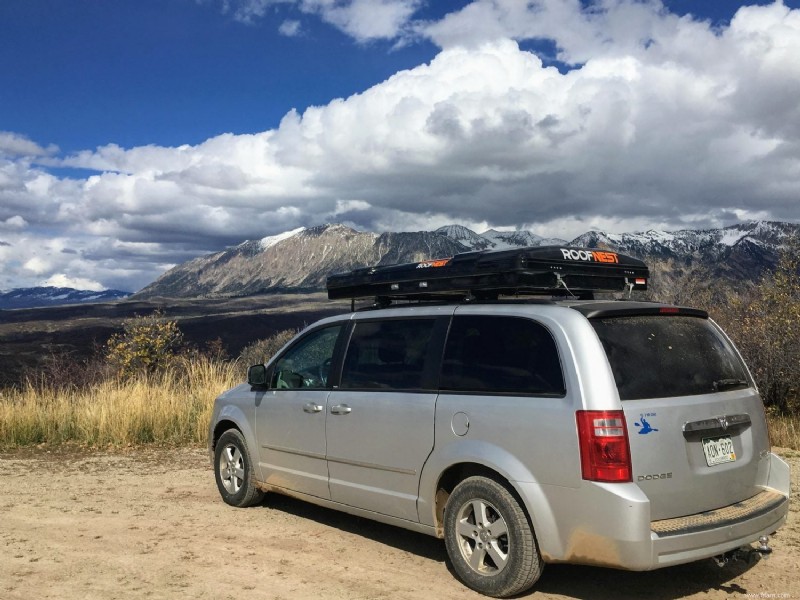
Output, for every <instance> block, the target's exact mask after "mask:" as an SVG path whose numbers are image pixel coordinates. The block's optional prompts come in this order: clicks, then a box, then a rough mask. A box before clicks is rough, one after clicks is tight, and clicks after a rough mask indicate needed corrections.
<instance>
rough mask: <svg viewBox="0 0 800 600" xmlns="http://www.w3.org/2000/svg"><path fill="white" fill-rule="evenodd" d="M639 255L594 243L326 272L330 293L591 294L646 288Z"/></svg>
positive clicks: (388, 298)
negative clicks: (594, 245)
mask: <svg viewBox="0 0 800 600" xmlns="http://www.w3.org/2000/svg"><path fill="white" fill-rule="evenodd" d="M649 277H650V273H649V270H648V268H647V265H645V264H644V263H643V262H642V261H641V260H638V259H636V258H632V257H630V256H625V255H623V254H618V253H616V252H610V251H607V250H599V249H593V248H574V247H562V246H540V247H527V248H515V249H512V250H483V251H480V252H465V253H463V254H457V255H455V256H453V257H451V258H443V259H437V260H426V261H422V262H417V263H405V264H400V265H389V266H375V267H365V268H362V269H355V270H353V271H350V272H347V273H338V274H335V275H330V276H329V277H328V279H327V289H328V298H329V299H331V300H337V299H342V298H349V299H351V300H355V299H356V298H367V297H371V296H374V297H375V299H376V303H377V304H379V305H388V304H391V302H392V301H393V300H459V301H461V300H470V299H475V300H494V299H497V298H498V297H499V296H513V295H520V294H526V295H540V296H568V297H573V298H581V299H590V298H592V297H593V295H594V292H600V291H603V292H620V291H628V292H631V291H634V290H646V289H647V280H648V279H649Z"/></svg>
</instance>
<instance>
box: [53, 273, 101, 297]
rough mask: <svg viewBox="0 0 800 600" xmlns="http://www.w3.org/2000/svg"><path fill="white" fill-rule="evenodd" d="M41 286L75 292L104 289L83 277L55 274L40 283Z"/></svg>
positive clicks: (97, 283)
mask: <svg viewBox="0 0 800 600" xmlns="http://www.w3.org/2000/svg"><path fill="white" fill-rule="evenodd" d="M42 285H43V286H46V287H64V288H73V289H76V290H89V291H91V292H100V291H103V290H104V289H106V288H105V287H103V285H102V284H101V283H99V282H97V281H92V280H91V279H84V278H83V277H69V276H68V275H65V274H64V273H56V274H55V275H52V276H51V277H48V278H47V279H46V280H44V281H42Z"/></svg>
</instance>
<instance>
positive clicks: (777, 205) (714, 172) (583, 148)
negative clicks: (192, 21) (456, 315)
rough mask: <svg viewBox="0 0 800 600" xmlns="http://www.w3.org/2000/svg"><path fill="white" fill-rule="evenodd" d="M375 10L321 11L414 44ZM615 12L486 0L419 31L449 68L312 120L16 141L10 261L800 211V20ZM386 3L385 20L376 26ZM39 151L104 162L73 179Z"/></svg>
mask: <svg viewBox="0 0 800 600" xmlns="http://www.w3.org/2000/svg"><path fill="white" fill-rule="evenodd" d="M370 5H371V6H373V9H372V10H371V12H370V10H368V9H367V8H366V6H367V5H366V4H361V3H358V2H345V3H342V2H333V1H331V2H323V1H322V0H315V1H314V2H311V0H306V3H305V4H304V5H303V7H304V9H305V10H307V11H316V12H317V14H320V15H321V16H323V17H324V15H328V17H324V18H329V17H330V18H333V17H331V16H330V15H334V14H339V15H340V16H339V17H336V18H340V19H341V20H340V21H339V23H340V26H341V27H343V28H344V27H350V28H351V29H352V35H353V36H354V37H356V39H360V40H366V39H372V38H370V36H381V35H385V36H390V35H400V33H397V32H399V31H400V30H402V29H403V28H404V27H407V25H408V23H409V19H410V18H411V17H410V16H409V15H410V14H411V12H409V11H413V8H414V6H416V3H410V2H383V3H374V4H372V3H370ZM378 5H380V6H378ZM255 6H256V5H253V7H255ZM260 6H262V7H264V10H266V7H268V6H269V3H266V2H263V3H261V4H260ZM603 6H604V7H605V8H604V9H602V10H601V9H599V8H598V7H596V6H595V7H592V8H591V9H590V10H584V9H582V8H581V5H580V3H579V2H578V1H577V0H575V1H563V2H562V1H558V2H556V1H553V2H544V1H539V2H528V3H522V2H514V1H504V0H494V1H491V2H490V1H488V0H476V2H473V3H472V4H470V5H469V6H468V7H467V8H465V9H464V10H462V11H460V12H459V13H456V14H453V15H449V16H448V17H446V18H445V19H443V20H442V21H440V22H439V23H429V24H426V25H425V26H423V27H420V28H419V31H420V32H421V33H423V34H424V35H429V36H431V37H432V38H433V39H435V40H437V42H438V43H440V44H442V46H443V47H444V48H443V50H442V51H441V52H440V53H439V54H438V55H437V56H436V58H435V59H434V60H432V61H431V62H430V63H429V64H424V65H420V66H418V67H416V68H413V69H410V70H407V71H402V72H399V73H397V74H395V75H394V76H392V77H391V78H389V79H388V80H387V81H385V82H383V83H380V84H378V85H376V86H374V87H372V88H370V89H367V90H365V91H364V92H363V93H361V94H356V95H354V96H351V97H349V98H345V99H335V100H332V101H331V102H330V103H328V104H327V105H324V106H317V107H311V108H308V109H307V110H305V111H304V112H302V113H298V112H296V111H290V112H288V113H287V114H286V116H285V117H284V119H283V120H282V121H281V123H280V126H279V127H277V128H276V129H274V130H270V131H265V132H260V133H254V134H250V135H232V134H225V135H220V136H217V137H214V138H211V139H209V140H207V141H205V142H203V143H202V144H198V145H194V146H190V145H183V146H179V147H174V148H166V147H159V146H152V145H151V146H142V147H137V148H131V149H125V148H122V147H120V146H118V145H115V144H109V145H107V146H104V147H101V148H99V149H97V150H96V151H85V152H79V153H76V154H75V155H72V156H68V157H66V158H63V159H58V158H56V157H53V156H47V155H48V151H45V149H44V148H43V147H42V146H41V145H39V144H36V143H34V142H30V141H27V140H26V139H25V138H23V137H22V136H19V135H16V134H9V137H7V138H5V139H6V142H5V147H7V148H12V147H13V148H16V150H14V151H13V152H11V151H10V150H7V151H6V154H4V155H0V226H2V227H3V228H4V229H3V232H4V233H3V241H4V242H5V243H7V244H10V245H9V246H2V247H0V256H2V257H3V259H4V261H5V263H4V264H5V265H6V272H11V273H16V274H17V275H16V276H17V277H19V278H20V279H24V278H27V279H25V280H26V281H29V280H30V279H31V278H32V277H34V276H36V277H38V280H41V278H42V277H52V276H54V275H55V274H68V275H69V276H70V277H74V278H81V279H85V280H89V281H98V282H102V283H103V284H105V285H107V286H110V287H117V288H121V289H136V288H137V287H142V286H143V285H145V284H146V283H148V282H149V281H151V280H152V279H153V278H155V276H157V275H158V274H159V270H160V269H163V268H165V266H166V265H171V264H174V263H178V262H182V261H183V260H186V259H188V258H190V257H191V256H193V255H196V254H197V253H199V252H202V251H211V250H217V249H219V248H221V247H223V246H225V245H231V244H238V243H239V242H241V241H242V240H244V239H248V238H249V239H261V238H263V237H265V236H269V235H276V234H279V233H281V232H284V231H287V230H290V229H295V228H298V227H302V226H312V225H315V224H319V223H322V222H325V221H334V220H335V221H342V222H347V223H351V224H354V225H357V226H361V227H364V228H371V229H383V228H386V229H422V228H424V229H432V228H435V227H437V226H439V225H443V224H446V223H449V222H460V223H464V224H467V225H472V226H473V227H475V228H476V229H480V228H481V227H505V228H507V227H520V226H522V227H530V228H531V229H533V230H534V231H535V232H538V233H540V234H542V235H548V236H550V235H558V236H560V237H564V238H570V237H574V236H575V235H578V234H580V233H582V232H583V231H585V230H587V229H590V228H592V227H597V228H606V229H611V230H616V231H621V230H631V229H648V228H653V227H657V228H674V229H677V228H682V227H687V226H716V225H722V224H728V223H730V222H732V221H733V220H737V219H740V218H742V216H743V215H744V216H748V215H757V216H759V218H772V219H779V220H795V221H796V220H797V208H796V207H797V201H798V197H799V196H800V103H798V102H797V98H798V97H800V61H797V60H795V57H797V56H800V11H797V10H795V11H790V10H789V9H788V8H786V7H784V6H782V5H780V4H775V5H769V6H762V7H746V8H742V9H741V10H739V12H738V13H737V15H736V16H735V18H734V19H733V20H732V21H731V24H730V26H729V27H726V28H722V29H719V30H716V29H712V28H711V26H710V25H709V24H708V23H699V22H696V21H693V20H691V19H689V18H678V17H676V16H674V15H671V14H669V13H666V12H665V11H664V10H663V8H662V7H661V5H660V4H658V3H655V2H633V1H628V0H608V1H607V2H606V3H605V4H604V5H603ZM376 7H377V8H376ZM381 7H383V8H381ZM253 10H255V8H253ZM336 10H338V11H340V12H339V13H336V12H335V11H336ZM362 10H363V11H364V12H363V13H361V12H359V11H362ZM381 10H385V11H386V12H385V15H384V16H385V18H383V19H378V18H375V19H374V22H373V23H372V24H371V25H367V24H365V23H367V22H368V21H369V19H367V17H366V15H373V16H374V15H376V14H378V13H380V11H381ZM326 11H327V12H326ZM348 11H349V12H348ZM404 11H405V12H404ZM254 14H255V13H254ZM346 15H349V16H346ZM391 15H395V16H394V17H392V16H391ZM346 23H350V25H346ZM392 31H395V32H396V33H395V34H392V33H391V32H392ZM356 32H357V33H356ZM470 32H473V33H474V35H470ZM537 37H548V38H551V39H554V40H555V41H556V42H557V46H558V48H559V49H560V50H559V52H560V56H561V58H562V60H568V61H570V62H574V63H575V64H576V65H580V66H577V67H576V68H574V69H572V70H570V71H568V72H566V73H561V72H559V71H558V70H557V69H555V68H553V67H545V66H543V64H542V61H541V60H540V59H539V58H538V57H537V56H535V55H534V54H532V53H530V52H526V51H522V50H520V48H519V46H518V45H517V43H516V42H515V41H514V39H516V40H530V39H535V38H537ZM512 38H513V39H512ZM20 140H23V142H21V141H20ZM25 148H28V150H26V151H25V152H22V151H21V149H25ZM37 149H38V150H37ZM37 155H38V156H42V157H43V158H42V159H41V160H40V163H41V164H45V163H46V164H48V165H56V166H70V167H79V168H89V169H95V170H97V174H96V175H94V176H92V177H88V178H86V179H82V180H81V179H61V178H58V177H55V176H53V175H51V174H49V173H48V172H47V171H46V169H45V168H43V167H40V166H36V164H34V163H33V162H32V159H31V156H37ZM7 231H8V233H7ZM56 240H58V241H57V242H56ZM4 276H5V277H8V275H4ZM0 283H3V281H0ZM3 285H5V284H3Z"/></svg>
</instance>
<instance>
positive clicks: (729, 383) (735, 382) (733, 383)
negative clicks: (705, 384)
mask: <svg viewBox="0 0 800 600" xmlns="http://www.w3.org/2000/svg"><path fill="white" fill-rule="evenodd" d="M712 385H713V386H714V391H715V392H724V391H725V390H730V389H733V388H737V387H747V382H746V381H745V380H744V379H718V380H717V381H715V382H714V383H713V384H712Z"/></svg>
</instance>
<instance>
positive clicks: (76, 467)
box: [0, 449, 800, 600]
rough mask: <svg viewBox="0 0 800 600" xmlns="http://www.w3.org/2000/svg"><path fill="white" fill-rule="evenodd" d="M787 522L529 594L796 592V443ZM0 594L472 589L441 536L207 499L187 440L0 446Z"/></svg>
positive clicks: (454, 593)
mask: <svg viewBox="0 0 800 600" xmlns="http://www.w3.org/2000/svg"><path fill="white" fill-rule="evenodd" d="M785 454H787V455H788V456H787V460H789V461H790V462H791V464H792V470H793V473H792V477H793V483H794V494H793V499H792V502H793V505H792V512H791V515H790V520H789V522H788V523H787V525H786V526H784V527H783V529H782V530H781V531H780V532H779V533H778V535H776V536H775V537H774V538H773V540H772V542H773V547H774V549H775V554H774V556H773V557H772V558H771V559H770V560H767V561H760V562H759V563H758V564H756V565H754V566H751V567H748V566H746V565H742V564H739V565H734V566H728V567H725V568H723V569H720V568H718V567H717V566H716V565H715V564H714V563H713V562H712V561H710V560H707V561H702V562H699V563H694V564H690V565H684V566H680V567H673V568H669V569H664V570H660V571H655V572H651V573H627V572H621V571H613V570H608V569H599V568H592V567H577V566H562V565H548V566H547V567H546V568H545V572H544V575H543V576H542V579H541V580H540V581H539V583H538V584H537V586H536V588H535V591H534V592H532V593H531V594H530V595H529V596H527V597H530V598H536V599H542V600H552V599H556V598H559V599H575V598H580V599H582V598H586V599H599V600H604V599H607V600H611V599H612V598H613V599H614V600H620V599H626V598H643V597H646V598H652V599H656V600H670V599H674V598H703V599H715V598H726V599H731V598H742V599H744V598H765V599H766V598H800V568H798V567H800V493H799V492H798V481H799V480H800V453H798V452H788V453H785ZM0 472H2V488H1V489H0V598H2V599H4V600H15V599H24V600H38V599H44V598H59V599H61V598H63V599H67V600H72V599H78V598H80V599H95V598H96V599H103V600H111V599H114V598H125V599H127V598H203V599H205V598H208V599H212V598H213V599H228V598H230V599H240V598H255V599H257V598H270V599H276V600H277V599H287V600H288V599H290V598H291V599H298V598H319V599H377V598H387V599H388V598H391V599H395V598H397V599H423V598H424V599H426V600H428V599H436V600H439V599H451V598H452V599H455V598H459V599H461V598H480V597H481V596H478V595H477V594H474V593H472V592H471V591H469V590H468V589H466V588H465V587H463V586H462V585H461V584H460V583H459V582H458V581H456V580H455V579H454V577H453V576H452V575H451V574H450V573H449V572H448V568H447V563H446V561H445V549H444V544H443V543H442V542H440V541H439V540H436V539H434V538H430V537H427V536H424V535H420V534H416V533H412V532H408V531H404V530H401V529H396V528H392V527H388V526H383V525H379V524H376V523H373V522H370V521H366V520H363V519H357V518H355V517H350V516H347V515H343V514H339V513H336V512H332V511H328V510H323V509H320V508H316V507H313V506H310V505H307V504H304V503H301V502H298V501H295V500H292V499H289V498H285V497H281V496H276V495H270V496H268V499H267V500H266V501H265V503H264V504H263V505H262V506H259V507H255V508H251V509H245V510H239V509H233V508H230V507H229V506H227V505H225V504H224V503H223V502H222V501H221V500H220V499H219V497H218V494H217V490H216V487H215V484H214V478H213V473H212V471H211V468H210V466H209V464H208V460H207V459H206V455H205V453H204V452H203V451H202V450H199V449H191V450H187V449H182V450H134V451H130V452H114V453H108V454H101V453H74V452H72V453H68V452H64V451H60V452H52V453H48V452H46V451H44V450H38V451H26V452H16V453H11V454H5V455H2V456H0Z"/></svg>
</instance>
